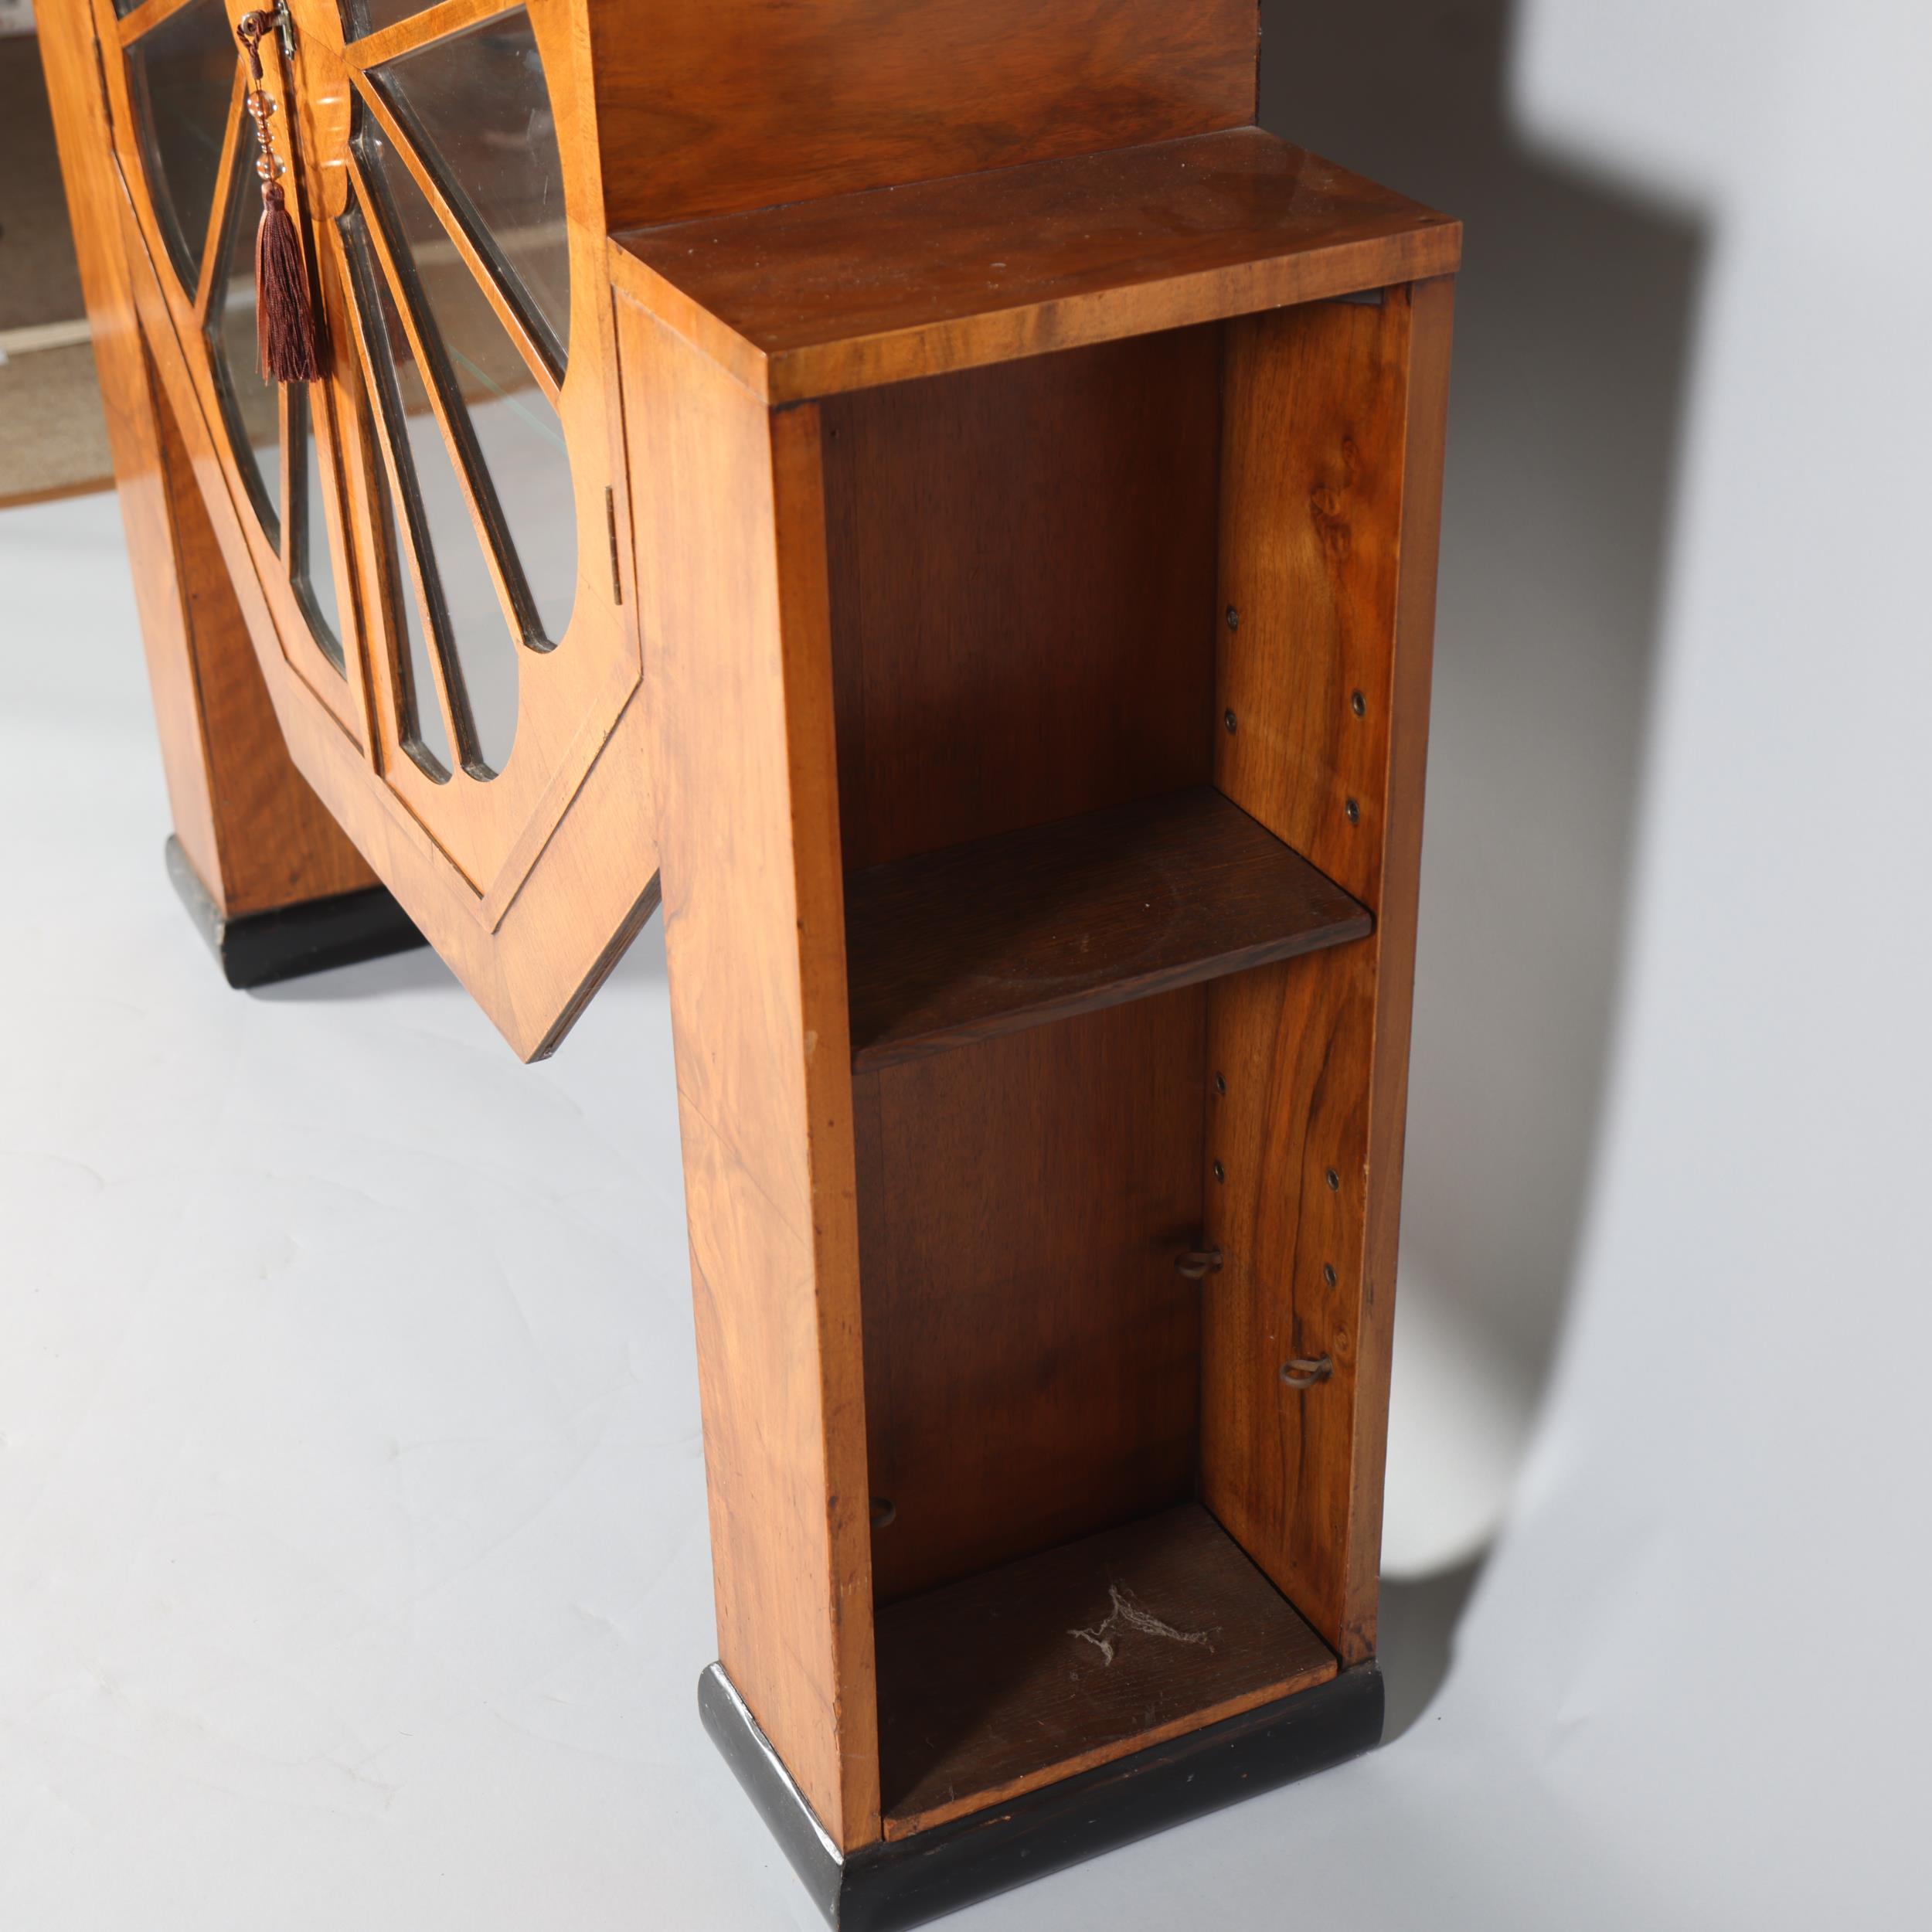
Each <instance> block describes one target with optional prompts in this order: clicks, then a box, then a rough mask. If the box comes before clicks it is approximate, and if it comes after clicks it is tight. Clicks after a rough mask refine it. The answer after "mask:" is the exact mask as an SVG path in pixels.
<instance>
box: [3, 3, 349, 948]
mask: <svg viewBox="0 0 1932 1932" xmlns="http://www.w3.org/2000/svg"><path fill="white" fill-rule="evenodd" d="M46 12H47V18H46V19H43V21H42V22H40V27H39V43H40V56H41V60H42V63H43V65H44V66H45V67H46V74H47V94H48V98H49V101H50V103H51V104H52V107H53V120H54V132H55V136H56V140H57V141H58V143H59V145H60V165H61V172H62V175H63V179H64V181H65V183H66V192H67V205H68V213H69V215H70V218H71V221H72V225H73V232H74V240H75V246H76V249H77V253H78V255H79V257H80V276H81V287H82V290H83V294H84V295H85V298H86V300H87V314H88V320H89V322H90V325H91V326H92V328H93V331H94V362H95V366H96V368H97V370H98V372H99V373H100V392H101V400H102V402H103V404H104V408H105V412H106V415H107V436H108V442H109V444H110V447H111V449H112V451H113V453H114V474H115V478H116V481H117V485H118V488H119V491H120V497H121V523H122V527H123V529H124V532H125V534H126V536H127V541H128V555H129V561H130V563H131V566H132V568H133V576H134V600H135V607H136V610H137V611H138V614H139V617H140V620H141V644H142V647H143V648H144V650H145V654H146V656H147V661H148V682H149V686H150V689H151V691H152V692H153V695H154V700H155V722H156V724H157V726H158V728H159V732H160V737H161V751H162V769H163V770H164V772H165V775H166V778H167V783H168V804H169V807H170V809H171V811H172V815H173V818H174V822H175V835H176V837H177V838H179V839H180V841H181V843H182V849H183V850H184V851H185V852H186V853H187V855H188V856H189V859H190V861H191V862H192V864H193V866H194V869H195V870H196V873H197V874H198V875H199V877H200V879H201V881H202V884H203V885H204V886H205V887H206V889H207V891H208V893H209V897H210V898H211V899H213V901H214V902H215V903H216V906H218V907H219V909H220V910H221V911H222V913H223V915H224V916H226V917H241V916H243V915H245V914H247V913H254V912H262V911H267V910H272V909H274V908H275V907H277V906H287V905H291V904H294V903H298V902H299V901H301V900H308V899H320V898H326V897H328V896H332V894H335V893H342V892H351V891H354V890H356V889H359V888H360V887H362V886H369V885H372V884H373V883H375V876H374V874H373V873H372V872H370V870H369V868H368V867H367V866H366V865H365V864H364V863H363V862H362V859H360V858H359V856H358V855H357V854H356V852H355V849H354V848H353V847H352V845H350V844H349V841H348V840H347V839H346V838H344V837H343V836H342V834H341V832H339V831H338V829H337V828H336V827H335V824H334V823H333V822H332V820H331V819H330V818H329V816H328V813H327V812H326V811H325V810H324V809H323V808H322V806H321V804H320V802H319V801H318V800H317V798H315V794H314V793H313V792H312V791H310V790H309V788H308V786H307V785H306V784H304V783H303V781H302V780H301V777H300V776H299V775H298V773H297V772H296V770H295V768H294V766H293V764H291V762H290V760H289V758H288V755H287V752H286V751H285V750H284V748H283V746H282V743H281V734H280V733H279V732H277V730H276V729H275V724H274V713H273V712H272V711H271V710H270V707H269V703H268V699H267V694H266V692H265V691H264V687H263V685H262V680H261V676H260V672H258V671H257V669H256V668H255V665H254V662H253V656H252V654H251V652H250V647H249V642H248V638H247V632H246V631H245V630H244V629H243V624H242V621H241V617H240V611H239V610H238V609H237V607H236V601H235V596H234V592H233V590H232V589H231V588H230V584H229V580H228V576H227V572H226V569H225V567H224V566H223V563H222V560H221V558H220V556H219V553H218V552H217V550H216V546H215V541H214V536H213V532H212V530H211V529H210V528H209V523H208V519H207V515H206V511H205V510H204V509H203V506H202V502H201V499H200V498H199V495H198V494H197V493H196V489H195V487H194V482H193V478H192V471H191V468H190V466H189V458H188V454H187V451H186V448H185V445H184V444H183V441H182V436H181V433H180V430H179V428H178V427H177V426H176V424H175V422H174V420H173V418H172V415H171V414H170V413H169V411H168V409H167V406H166V405H165V402H164V401H163V400H162V396H161V395H160V393H159V390H158V386H157V385H156V383H155V376H154V372H153V370H152V368H151V364H150V362H149V359H148V353H147V352H146V350H145V348H144V347H143V345H142V342H141V335H140V332H139V328H138V322H137V319H136V316H135V312H134V298H133V291H132V287H131V282H130V279H129V275H128V264H127V260H126V258H125V257H124V254H123V253H122V250H121V235H120V228H119V223H118V220H117V215H116V204H117V202H118V201H119V199H120V197H121V189H120V184H119V182H118V180H117V177H116V173H115V168H114V154H113V148H112V145H111V140H110V136H109V131H108V127H107V114H106V108H105V104H104V102H103V100H102V99H101V95H100V83H99V81H98V80H97V77H96V70H95V64H94V63H95V53H94V23H93V22H92V21H91V19H90V16H89V15H88V13H87V10H86V9H83V8H80V7H72V6H70V7H60V8H53V9H47V10H46Z"/></svg>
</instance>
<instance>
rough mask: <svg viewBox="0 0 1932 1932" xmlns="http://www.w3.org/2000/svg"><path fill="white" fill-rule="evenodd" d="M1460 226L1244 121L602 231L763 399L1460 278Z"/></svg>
mask: <svg viewBox="0 0 1932 1932" xmlns="http://www.w3.org/2000/svg"><path fill="white" fill-rule="evenodd" d="M1461 234H1462V231H1461V227H1460V226H1458V224H1457V223H1454V222H1451V221H1448V220H1446V219H1444V217H1443V216H1440V215H1438V214H1437V213H1434V211H1433V210H1432V209H1427V208H1424V207H1423V206H1421V205H1420V203H1418V202H1413V201H1410V200H1408V199H1406V197H1404V196H1400V195H1397V194H1395V193H1393V192H1390V191H1389V189H1386V188H1380V187H1378V186H1376V185H1375V184H1374V183H1373V182H1368V181H1365V180H1363V179H1362V177H1361V176H1359V175H1352V174H1350V173H1349V172H1347V170H1346V169H1345V168H1338V167H1336V166H1335V165H1334V164H1333V163H1332V162H1326V161H1324V160H1322V159H1321V158H1320V157H1319V156H1318V155H1311V154H1309V153H1308V152H1307V151H1304V149H1301V148H1294V147H1291V146H1290V145H1288V144H1287V142H1285V141H1277V140H1276V139H1275V138H1274V136H1273V135H1271V134H1264V133H1263V132H1262V131H1260V129H1259V128H1236V129H1233V130H1230V131H1226V132H1223V133H1219V134H1202V135H1199V136H1197V137H1196V138H1192V139H1189V140H1185V141H1167V142H1162V143H1159V144H1158V145H1152V146H1148V147H1141V148H1123V149H1120V150H1117V151H1114V152H1110V153H1104V154H1090V155H1081V156H1080V157H1079V158H1077V159H1074V160H1070V161H1056V162H1039V163H1036V164H1034V165H1031V166H1029V167H1023V168H1001V169H996V170H994V171H992V172H988V173H985V174H980V175H964V176H961V178H959V179H956V180H951V181H940V182H924V183H921V184H919V185H914V186H912V187H906V188H895V189H876V190H874V191H873V192H870V193H866V194H859V195H848V196H838V197H836V198H835V199H829V200H824V201H804V202H793V203H791V204H789V205H787V206H783V207H777V208H770V209H763V210H761V211H759V212H757V213H750V214H742V215H738V216H733V217H731V218H730V219H707V220H703V221H697V222H674V223H666V224H665V225H664V226H659V227H654V228H648V229H631V230H621V232H619V233H617V234H615V235H614V236H613V238H612V249H611V273H612V274H613V277H614V279H615V280H616V281H617V282H618V284H620V285H621V286H622V287H625V288H627V289H628V290H630V291H631V292H632V293H634V294H636V295H637V296H638V299H639V300H640V301H643V302H645V304H647V305H648V306H650V307H651V308H655V309H657V310H658V311H660V312H661V313H662V314H663V315H665V318H666V319H667V320H668V321H670V322H671V323H672V326H673V327H675V328H678V329H679V330H680V331H681V332H683V333H685V334H686V335H689V336H690V337H691V338H692V341H694V342H696V343H698V344H699V346H700V347H702V348H703V349H705V351H706V353H707V354H709V355H712V356H713V358H714V359H716V360H717V361H719V362H723V364H724V365H725V366H726V367H728V368H730V369H732V370H733V372H734V373H735V374H736V376H738V377H739V379H740V380H741V381H743V382H744V383H747V384H748V385H750V386H751V387H752V388H753V389H756V390H757V392H758V393H760V395H762V396H765V397H767V399H768V400H770V401H772V402H774V403H782V402H788V401H793V400H798V399H799V398H801V397H807V396H827V395H831V394H834V393H837V392H838V391H841V390H845V389H861V388H866V387H869V386H873V385H876V384H879V383H894V382H903V381H905V380H906V379H910V378H911V377H914V376H934V375H938V374H941V373H944V372H947V371H949V370H953V369H964V368H970V367H972V366H977V365H979V364H982V363H987V362H1001V361H1005V360H1007V359H1011V358H1013V357H1015V356H1024V355H1039V354H1041V353H1043V352H1046V351H1048V350H1051V349H1070V348H1073V347H1075V346H1077V345H1080V344H1082V343H1090V342H1104V341H1109V340H1112V339H1114V338H1118V337H1123V336H1128V335H1145V334H1148V333H1150V332H1153V331H1155V330H1158V329H1170V328H1184V327H1185V326H1187V325H1189V324H1191V323H1198V322H1206V321H1216V320H1218V319H1219V318H1223V317H1226V316H1231V315H1246V314H1249V313H1251V312H1253V311H1258V310H1261V309H1267V308H1279V307H1281V306H1283V305H1284V304H1292V303H1298V302H1308V301H1316V300H1318V299H1321V298H1325V297H1328V296H1334V295H1340V294H1348V293H1350V292H1352V291H1355V290H1359V289H1366V288H1379V287H1384V286H1386V285H1387V284H1392V283H1396V282H1402V281H1409V280H1410V279H1412V278H1414V277H1421V276H1427V275H1440V274H1450V273H1451V272H1453V271H1454V269H1455V267H1456V265H1457V262H1458V258H1459V256H1460V254H1461V245H1462V243H1461Z"/></svg>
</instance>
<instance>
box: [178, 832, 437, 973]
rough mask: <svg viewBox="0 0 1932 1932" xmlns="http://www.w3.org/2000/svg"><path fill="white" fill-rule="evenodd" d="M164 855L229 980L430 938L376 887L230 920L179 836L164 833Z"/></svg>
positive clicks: (369, 954)
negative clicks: (165, 842) (166, 836)
mask: <svg viewBox="0 0 1932 1932" xmlns="http://www.w3.org/2000/svg"><path fill="white" fill-rule="evenodd" d="M167 857H168V878H169V879H171V880H172V881H173V883H174V888H175V892H176V893H177V894H179V896H180V899H181V903H182V904H183V905H184V906H186V907H187V908H188V913H189V917H190V918H191V919H192V920H194V922H195V923H196V926H197V927H199V928H200V930H201V934H202V937H203V938H204V939H206V940H207V941H208V944H209V946H210V947H213V951H214V954H215V957H216V961H217V962H218V963H219V965H220V967H221V970H222V976H223V978H225V979H226V981H228V983H229V985H231V986H234V987H238V988H247V987H250V986H267V985H272V984H273V983H274V981H277V980H278V979H297V978H300V977H301V975H303V974H304V973H320V972H324V971H327V970H328V968H330V967H332V966H353V965H355V964H356V963H357V962H358V961H361V960H365V959H380V958H381V957H383V955H384V954H386V953H401V952H406V951H408V950H409V949H410V947H412V946H422V945H426V944H427V943H428V942H427V940H425V939H424V938H423V935H422V934H420V932H418V931H417V929H416V926H415V923H414V922H413V920H411V919H410V916H409V914H408V913H406V912H404V911H403V909H402V907H401V906H399V905H398V904H397V903H396V901H395V900H393V898H391V897H390V896H389V893H386V891H384V890H383V888H382V887H381V886H370V887H369V888H368V889H366V891H362V892H354V893H336V894H335V895H334V896H332V897H330V898H328V899H305V900H301V902H300V903H298V904H296V905H293V906H282V907H281V908H280V909H279V910H276V911H274V912H266V913H244V914H243V916H242V917H240V918H239V919H229V918H226V917H224V916H223V913H222V911H221V909H220V908H219V906H217V905H216V903H215V902H214V900H213V898H212V897H211V896H209V891H208V888H207V887H206V886H204V885H203V884H202V882H201V876H200V874H199V873H198V872H196V870H195V869H194V867H193V866H192V864H190V863H189V858H188V855H187V853H186V852H184V851H182V848H181V842H180V841H179V839H177V838H172V837H171V838H169V839H168V848H167Z"/></svg>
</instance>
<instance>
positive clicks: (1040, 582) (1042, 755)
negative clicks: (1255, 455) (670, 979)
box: [824, 328, 1220, 869]
mask: <svg viewBox="0 0 1932 1932" xmlns="http://www.w3.org/2000/svg"><path fill="white" fill-rule="evenodd" d="M1218 385H1219V340H1218V332H1217V331H1216V330H1214V329H1212V328H1205V329H1192V330H1183V331H1177V332H1173V333H1172V334H1168V335H1156V336H1149V337H1145V338H1141V339H1138V340H1135V341H1131V342H1119V343H1113V344H1109V345H1106V346H1104V347H1102V348H1097V349H1080V350H1077V351H1073V352H1069V353H1067V354H1066V355H1049V356H1043V357H1039V358H1037V359H1033V360H1031V361H1028V362H1017V363H1012V364H1009V365H1007V366H1002V367H999V368H995V369H985V370H973V371H969V372H965V373H964V374H960V375H954V376H940V377H936V378H934V379H932V380H930V381H927V382H919V383H904V384H901V385H900V386H896V387H893V388H889V389H878V390H872V391H868V392H866V393H862V394H858V395H854V396H844V397H841V398H839V399H838V400H837V401H835V402H834V403H827V404H825V406H824V407H825V425H826V445H825V447H826V471H827V475H826V484H827V508H828V522H829V524H830V541H831V547H832V616H833V621H834V624H835V639H834V654H835V659H836V662H837V666H838V757H839V777H840V801H841V806H842V815H843V816H842V824H843V828H844V838H845V863H846V865H847V866H849V867H850V868H852V869H859V868H861V867H863V866H873V865H877V864H879V863H881V862H883V861H886V860H888V859H897V858H901V857H903V856H904V855H906V854H908V853H912V852H927V851H930V850H932V849H934V848H936V847H939V846H943V845H953V844H956V843H957V842H960V841H961V840H964V839H967V838H981V837H984V836H986V835H989V834H992V833H995V832H1009V831H1012V830H1014V829H1015V828H1018V827H1020V826H1023V825H1038V824H1042V823H1044V822H1046V821H1051V820H1053V819H1056V818H1067V817H1070V816H1071V815H1073V814H1074V813H1076V812H1080V811H1090V810H1093V809H1095V808H1098V807H1100V806H1104V805H1111V804H1121V803H1123V802H1124V801H1127V800H1128V799H1131V798H1145V797H1148V796H1151V795H1153V794H1157V793H1160V792H1164V791H1175V790H1178V789H1179V787H1182V786H1183V785H1189V784H1202V783H1204V782H1205V781H1206V780H1207V778H1208V777H1209V775H1210V772H1209V764H1210V760H1211V758H1212V757H1213V753H1212V750H1211V736H1210V733H1211V714H1210V706H1211V703H1212V701H1213V655H1212V654H1213V641H1212V640H1213V626H1214V611H1215V604H1214V597H1215V526H1216V497H1217V495H1218V488H1219V485H1218V478H1217V469H1216V466H1217V464H1218V461H1219V454H1218V452H1219V416H1220V412H1219V393H1218Z"/></svg>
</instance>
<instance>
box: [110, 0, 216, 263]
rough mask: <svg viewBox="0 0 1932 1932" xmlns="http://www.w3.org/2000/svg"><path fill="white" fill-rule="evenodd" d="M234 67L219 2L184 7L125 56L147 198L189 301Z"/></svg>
mask: <svg viewBox="0 0 1932 1932" xmlns="http://www.w3.org/2000/svg"><path fill="white" fill-rule="evenodd" d="M121 11H122V12H126V11H127V9H126V8H123V9H121ZM239 60H240V49H238V48H237V47H236V44H235V36H234V31H233V29H232V28H231V27H230V25H229V22H228V14H227V12H226V8H225V6H224V5H223V0H189V4H188V5H186V6H185V7H183V8H182V9H180V11H179V12H176V13H172V14H170V15H168V17H167V19H165V20H163V21H162V22H161V24H160V25H159V26H156V27H152V28H150V29H149V30H148V32H146V33H145V34H143V35H142V36H141V38H140V39H138V40H137V41H135V42H134V44H133V45H132V46H131V47H129V49H128V96H129V98H130V99H131V101H132V102H133V104H134V124H135V131H136V134H137V138H138V141H139V143H140V147H141V159H142V162H143V163H144V164H145V167H146V169H147V173H148V192H149V193H150V194H151V196H152V197H153V199H154V206H155V216H156V217H157V219H158V220H159V222H160V223H161V232H162V240H164V241H165V243H166V244H167V248H168V257H169V259H170V260H171V261H172V263H173V264H174V269H175V274H176V275H177V276H178V277H179V278H180V281H181V284H182V287H184V288H185V289H186V290H188V291H189V292H190V293H191V294H192V292H193V291H194V289H195V287H196V284H197V283H198V282H199V280H200V270H201V258H202V251H203V250H204V249H205V248H206V246H207V243H208V227H209V219H210V218H211V215H212V213H213V208H214V205H215V189H216V183H217V179H218V177H219V175H220V173H221V149H222V137H223V134H225V133H226V131H227V128H228V113H229V108H230V104H232V103H233V100H234V98H235V82H236V73H237V72H238V71H239V67H238V63H239Z"/></svg>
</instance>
